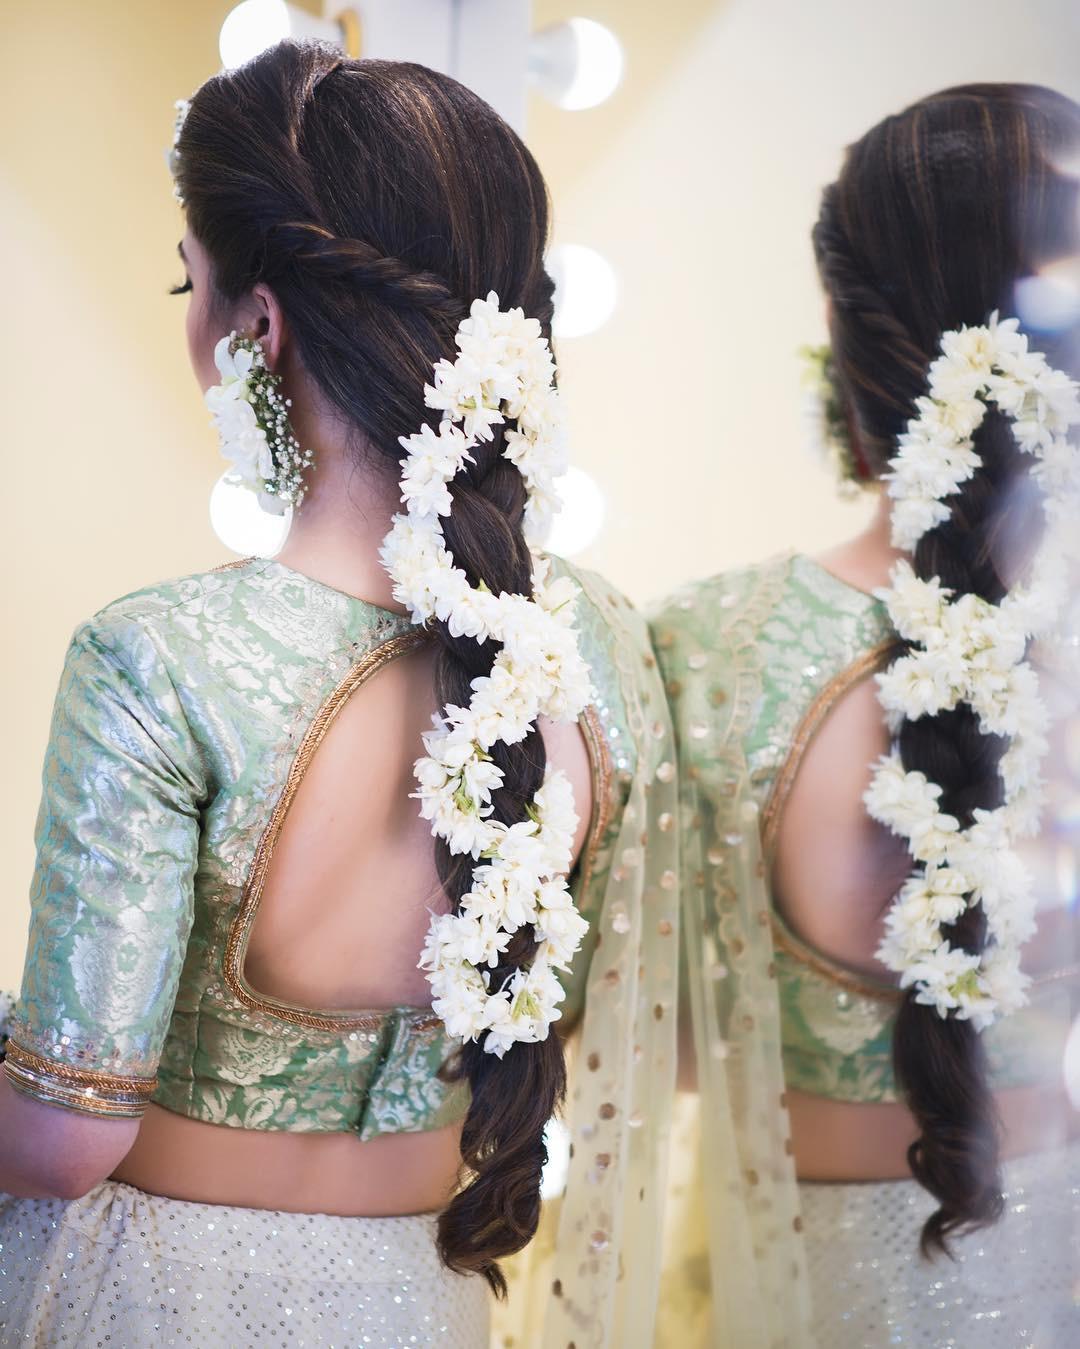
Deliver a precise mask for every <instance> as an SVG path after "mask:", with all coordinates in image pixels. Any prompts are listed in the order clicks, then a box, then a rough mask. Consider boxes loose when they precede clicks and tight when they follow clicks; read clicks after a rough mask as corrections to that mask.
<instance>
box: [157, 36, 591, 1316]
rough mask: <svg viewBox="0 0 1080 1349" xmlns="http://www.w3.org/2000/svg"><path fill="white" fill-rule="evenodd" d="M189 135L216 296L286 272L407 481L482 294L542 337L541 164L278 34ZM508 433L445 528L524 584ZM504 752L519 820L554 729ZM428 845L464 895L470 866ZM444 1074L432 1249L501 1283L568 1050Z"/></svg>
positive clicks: (449, 687) (460, 687)
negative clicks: (455, 1102)
mask: <svg viewBox="0 0 1080 1349" xmlns="http://www.w3.org/2000/svg"><path fill="white" fill-rule="evenodd" d="M178 148H179V157H178V163H179V186H180V190H181V194H182V196H183V199H184V203H185V207H186V211H187V216H188V222H189V225H190V227H191V229H192V231H193V233H194V234H195V236H196V237H197V238H198V240H199V241H200V243H201V244H202V245H203V246H204V248H205V249H206V250H207V253H208V254H209V257H210V260H211V267H212V272H213V281H214V287H215V290H216V293H217V295H218V297H220V300H221V301H222V303H223V304H224V303H230V302H234V301H235V300H237V299H238V298H239V297H241V296H242V295H244V294H246V293H247V292H248V291H249V290H250V288H251V287H252V286H253V285H254V284H255V283H256V282H260V281H262V282H265V283H266V284H268V285H270V286H271V287H272V288H273V290H274V292H275V295H276V296H277V299H278V301H279V302H280V304H281V307H282V309H283V311H284V314H285V316H286V318H287V320H288V323H289V325H290V330H291V332H292V334H293V335H294V337H295V340H296V343H297V348H298V351H299V354H300V358H301V360H302V361H303V364H304V366H305V368H306V369H307V370H308V372H309V373H310V374H311V376H312V377H313V378H314V380H315V381H316V382H317V384H318V386H319V388H320V390H321V392H322V394H323V395H324V396H325V397H326V399H327V400H328V402H329V404H330V405H331V406H332V407H333V408H334V409H335V410H336V411H337V412H338V413H339V414H340V415H341V417H342V419H343V420H344V421H345V423H346V424H347V425H349V426H350V427H351V428H353V431H354V439H355V446H354V453H355V456H356V458H357V460H358V461H362V462H363V463H364V465H365V467H367V468H368V469H369V470H373V471H375V472H381V473H385V474H386V475H387V476H388V477H389V478H392V479H394V480H396V479H397V476H398V466H399V463H400V461H401V459H402V448H401V445H400V444H399V438H400V437H402V436H409V435H411V434H413V433H414V432H415V431H416V430H417V428H418V427H420V426H421V425H423V424H424V423H428V424H430V425H432V426H434V425H435V424H436V422H437V419H438V414H436V413H433V412H432V411H431V409H429V408H428V407H426V405H425V401H424V387H425V384H428V383H430V381H431V378H432V367H433V366H434V365H435V363H436V362H438V361H439V360H440V359H443V358H451V359H452V358H453V356H454V354H455V352H454V335H455V333H456V330H457V327H458V324H459V323H460V321H461V320H462V319H463V318H464V317H465V316H466V314H467V313H468V308H469V304H470V302H471V301H472V299H473V298H474V297H477V296H484V295H486V294H487V293H488V292H489V291H491V290H494V291H496V292H497V293H498V295H499V297H500V300H501V302H502V304H503V305H504V306H507V307H509V306H519V307H520V308H522V309H523V310H524V312H525V314H527V315H530V316H532V317H535V318H536V319H538V320H539V321H540V324H541V327H542V330H543V332H544V335H545V336H547V337H550V324H551V315H552V283H551V280H550V278H549V277H548V275H547V273H546V271H545V269H544V264H543V252H544V247H545V244H546V236H547V227H548V205H547V194H546V188H545V185H544V182H543V179H542V177H541V175H540V172H539V169H538V168H537V166H536V163H535V161H534V160H533V158H532V156H531V155H530V154H529V152H528V150H527V149H526V148H525V146H524V145H523V144H522V142H521V141H520V140H519V138H518V137H517V136H516V135H515V134H514V132H513V131H512V130H511V129H510V128H509V127H508V126H507V125H506V124H505V123H504V122H503V121H502V120H501V119H500V118H499V117H498V116H497V114H496V113H495V112H494V111H493V110H492V109H491V108H490V107H488V105H487V104H485V103H484V102H483V101H482V100H481V99H479V98H478V97H477V96H476V95H475V94H473V93H471V91H469V90H468V89H466V88H465V87H464V86H462V85H460V84H458V83H457V82H456V81H454V80H452V79H450V78H449V77H447V76H444V75H441V74H437V73H436V72H433V71H431V70H427V69H425V68H424V67H421V66H416V65H410V64H408V63H404V62H386V61H376V60H365V61H362V62H361V61H353V60H349V59H347V58H345V57H343V56H342V55H341V54H340V53H338V52H334V51H332V50H330V49H328V48H325V47H322V46H319V45H317V44H306V43H304V44H300V43H292V42H284V43H281V44H279V45H278V46H277V47H275V48H272V49H270V50H269V51H267V52H265V53H263V54H262V55H260V56H258V57H256V58H255V59H254V60H253V61H251V62H250V63H248V64H247V65H246V66H243V67H241V68H239V69H238V70H235V71H231V72H223V73H222V74H220V75H217V76H215V77H214V78H213V79H211V80H209V81H208V82H207V83H206V84H205V85H203V87H202V88H201V89H200V90H199V91H198V93H197V94H196V95H195V97H194V99H193V100H192V106H191V108H190V111H189V112H188V115H187V117H186V119H185V122H184V126H183V129H182V132H181V136H180V141H179V147H178ZM512 428H513V423H509V424H507V425H503V426H500V427H498V428H497V429H496V431H495V435H494V438H493V439H492V440H491V441H490V442H485V443H481V444H479V445H478V446H477V447H476V449H475V451H474V458H475V463H473V464H469V465H467V466H466V471H465V472H464V473H462V474H461V475H460V476H459V477H458V478H456V479H455V480H454V482H453V483H452V485H451V488H450V490H451V494H452V498H453V510H452V513H451V515H450V516H449V517H448V518H446V519H445V521H444V529H445V535H446V540H447V545H448V547H449V549H450V550H451V552H452V553H453V556H454V558H455V560H456V562H457V565H458V566H460V567H462V568H463V569H464V570H465V572H466V574H467V575H468V578H469V580H470V582H471V583H472V584H473V585H479V583H480V582H483V584H484V585H486V586H487V587H488V589H489V590H491V591H493V592H495V593H499V592H500V591H504V590H505V591H508V592H511V593H519V594H524V595H531V594H532V567H531V562H530V554H529V550H528V547H527V546H526V543H525V539H524V537H523V533H522V519H523V510H524V506H525V499H526V497H525V486H524V483H523V480H522V477H521V474H520V473H519V471H518V469H517V468H516V467H515V466H514V464H512V463H511V462H510V461H509V460H507V459H506V458H504V457H503V455H502V452H503V449H504V446H505V443H506V442H505V436H506V433H507V431H508V430H509V429H512ZM430 626H431V630H432V632H433V633H434V635H435V637H436V638H437V640H438V643H439V651H438V656H437V661H436V683H437V694H438V697H439V700H440V701H441V702H442V703H443V704H444V705H445V704H447V703H456V704H459V705H463V704H467V703H468V700H469V692H470V684H471V681H472V680H473V679H474V678H475V677H476V676H478V675H482V674H486V673H488V672H489V671H490V669H491V667H492V663H493V660H494V658H495V655H496V654H497V651H498V646H497V644H495V643H493V642H487V643H485V644H483V645H480V644H478V643H477V642H475V641H474V640H472V639H470V638H467V637H454V636H452V635H451V634H450V632H449V631H448V630H447V628H446V626H445V624H441V623H436V622H433V623H432V624H431V625H430ZM493 757H494V758H495V760H496V762H497V764H498V766H499V767H500V768H501V769H502V771H503V773H504V781H503V784H502V786H501V788H500V789H499V790H498V791H497V792H496V794H495V797H494V799H493V805H494V808H495V817H496V818H497V819H499V820H501V821H502V822H504V823H507V824H513V823H516V822H518V821H520V820H523V819H525V818H526V806H527V804H528V803H529V802H531V800H532V798H533V796H534V795H535V793H536V790H537V789H538V788H539V787H540V785H541V783H542V782H543V778H544V770H545V755H544V744H543V740H542V738H541V736H540V734H539V733H538V732H536V731H534V732H533V733H531V734H530V735H529V736H528V737H527V738H526V739H525V740H524V741H523V742H522V743H520V744H515V745H506V744H501V743H500V744H498V745H497V746H496V747H495V748H494V750H493ZM434 846H435V850H436V863H437V866H438V871H439V875H440V877H441V880H442V884H443V888H444V890H445V892H446V897H447V901H448V904H449V905H450V907H451V908H452V909H453V908H456V907H457V905H458V903H459V901H460V899H461V897H462V895H464V894H465V893H466V892H467V891H468V889H469V886H470V880H471V877H472V874H473V870H474V866H475V864H474V863H473V861H472V860H471V858H469V857H464V858H462V857H461V856H452V855H451V854H450V852H449V850H448V848H447V846H446V844H445V843H444V842H442V841H441V840H438V841H437V842H436V843H435V845H434ZM531 948H532V941H531V939H529V940H525V939H524V938H520V939H518V940H517V941H515V942H514V943H512V944H511V946H510V948H509V950H507V952H506V953H505V959H504V963H503V965H502V966H501V967H500V969H498V970H496V971H494V972H493V975H492V978H493V980H501V979H503V978H504V977H506V976H508V975H509V974H511V973H512V972H513V971H514V970H515V969H516V968H517V967H519V966H520V965H522V964H527V963H528V962H529V959H530V957H531V954H532V949H531ZM445 1071H446V1072H447V1074H449V1075H456V1076H458V1077H461V1078H464V1079H465V1080H466V1081H467V1083H468V1085H469V1088H470V1092H471V1105H470V1108H469V1112H468V1116H467V1118H466V1120H465V1125H464V1130H463V1134H462V1145H461V1152H462V1162H463V1175H462V1185H461V1188H460V1189H459V1191H458V1193H457V1194H456V1195H455V1197H454V1198H453V1199H452V1200H451V1202H450V1204H449V1205H448V1207H447V1208H446V1209H445V1211H444V1212H443V1213H442V1214H441V1216H440V1220H439V1238H438V1239H439V1247H440V1251H441V1253H442V1256H443V1259H444V1260H445V1261H446V1263H447V1264H448V1265H449V1266H450V1267H451V1268H453V1269H455V1270H459V1271H462V1272H478V1273H481V1274H483V1275H484V1276H485V1277H486V1278H487V1280H488V1281H489V1283H490V1284H491V1286H492V1287H493V1288H494V1289H495V1290H496V1292H502V1291H503V1290H504V1288H505V1284H504V1281H503V1276H502V1274H501V1272H500V1270H499V1267H498V1261H499V1259H500V1258H501V1257H503V1256H505V1255H508V1254H510V1253H511V1252H513V1251H516V1250H518V1249H520V1247H522V1246H524V1245H525V1244H526V1243H527V1242H528V1240H529V1239H530V1238H531V1236H532V1235H533V1233H534V1232H535V1230H536V1225H537V1221H538V1217H539V1186H540V1173H541V1169H542V1167H543V1163H544V1160H545V1151H544V1143H543V1132H544V1126H545V1124H546V1122H547V1120H548V1118H549V1117H550V1116H551V1114H552V1113H553V1111H554V1110H555V1108H556V1107H557V1105H558V1104H559V1102H560V1101H561V1099H562V1096H563V1093H564V1090H565V1067H564V1061H563V1051H562V1047H561V1044H560V1041H559V1039H558V1037H557V1036H555V1035H550V1036H549V1037H548V1038H547V1039H546V1040H544V1041H542V1042H540V1043H537V1044H527V1043H522V1044H518V1045H516V1046H515V1048H514V1052H513V1053H511V1054H508V1055H506V1057H505V1058H504V1059H501V1060H500V1059H498V1058H496V1057H495V1056H494V1055H491V1054H485V1053H484V1052H483V1051H482V1049H481V1048H480V1047H479V1046H478V1045H477V1044H473V1043H470V1044H467V1045H466V1046H465V1047H464V1048H463V1049H462V1050H461V1051H459V1053H458V1054H457V1055H456V1058H455V1061H453V1062H452V1063H451V1064H450V1065H448V1066H447V1068H446V1070H445Z"/></svg>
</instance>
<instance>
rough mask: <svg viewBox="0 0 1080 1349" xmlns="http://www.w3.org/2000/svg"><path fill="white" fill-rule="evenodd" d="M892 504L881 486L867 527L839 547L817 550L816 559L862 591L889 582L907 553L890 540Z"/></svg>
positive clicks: (828, 569)
mask: <svg viewBox="0 0 1080 1349" xmlns="http://www.w3.org/2000/svg"><path fill="white" fill-rule="evenodd" d="M891 504H892V503H891V501H890V499H889V497H888V496H887V495H886V494H885V492H884V491H883V490H880V489H879V490H878V500H877V507H876V509H875V511H874V515H873V518H872V519H871V521H870V523H869V524H868V525H867V526H866V528H865V529H864V530H863V531H862V532H861V533H859V534H856V535H855V537H854V538H852V539H848V540H847V541H846V542H844V543H841V544H839V545H837V547H835V548H830V549H828V550H827V551H826V552H824V553H818V554H817V556H816V561H818V562H820V563H821V565H822V566H823V567H824V568H825V569H826V571H830V572H832V574H833V575H834V576H838V577H839V578H840V579H841V580H842V581H846V582H847V583H848V584H849V585H853V586H855V587H857V588H858V589H859V590H867V591H873V590H875V589H877V587H879V586H883V585H885V584H887V582H888V580H889V573H890V572H891V571H892V567H893V564H894V563H895V562H896V561H897V559H898V558H900V557H903V556H904V554H903V553H901V552H900V551H899V550H898V549H896V548H894V547H893V546H892V543H891V542H890V537H889V534H890V531H889V515H890V506H891Z"/></svg>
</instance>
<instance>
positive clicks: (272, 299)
mask: <svg viewBox="0 0 1080 1349" xmlns="http://www.w3.org/2000/svg"><path fill="white" fill-rule="evenodd" d="M247 307H248V308H249V311H250V317H249V318H248V323H247V324H246V328H247V330H248V332H249V335H250V336H251V337H255V338H258V340H259V341H260V342H261V343H262V349H263V351H264V352H265V353H266V364H267V367H268V368H269V369H270V370H278V369H280V365H281V354H282V352H283V350H284V348H285V345H286V343H287V341H288V336H289V333H288V324H287V323H286V321H285V314H284V312H283V311H282V308H281V305H280V304H279V303H278V298H277V296H276V295H275V294H274V292H273V291H272V290H271V289H270V287H269V286H267V285H266V284H265V283H264V282H262V281H260V282H259V283H258V285H256V286H255V288H254V289H253V290H252V292H251V298H250V300H249V301H248V306H247Z"/></svg>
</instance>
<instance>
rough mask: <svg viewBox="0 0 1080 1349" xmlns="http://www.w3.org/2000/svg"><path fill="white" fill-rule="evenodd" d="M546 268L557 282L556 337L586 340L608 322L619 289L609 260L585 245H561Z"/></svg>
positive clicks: (548, 261)
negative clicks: (588, 334)
mask: <svg viewBox="0 0 1080 1349" xmlns="http://www.w3.org/2000/svg"><path fill="white" fill-rule="evenodd" d="M547 265H548V271H549V272H550V273H551V277H552V280H553V281H554V282H555V317H554V319H553V320H552V324H551V331H552V333H553V334H554V336H555V337H584V335H585V334H586V333H591V332H595V331H596V329H597V328H599V327H600V326H601V325H602V324H604V323H606V322H607V321H608V319H609V318H610V317H611V315H612V313H613V312H614V309H615V301H616V299H617V298H618V291H619V286H618V282H617V281H616V279H615V272H614V270H613V268H612V266H611V263H610V262H608V260H607V258H605V257H602V256H601V255H600V254H599V253H597V251H596V250H595V249H594V248H586V247H585V245H584V244H558V245H557V246H556V247H555V248H553V249H552V250H551V252H550V254H549V255H548V260H547Z"/></svg>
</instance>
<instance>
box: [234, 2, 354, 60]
mask: <svg viewBox="0 0 1080 1349" xmlns="http://www.w3.org/2000/svg"><path fill="white" fill-rule="evenodd" d="M286 37H295V38H321V39H322V40H323V41H324V42H333V43H335V44H336V45H337V46H339V47H340V46H342V45H343V41H344V38H343V29H342V27H341V26H340V25H339V24H338V23H334V22H333V21H331V20H327V19H317V18H316V17H315V16H314V15H312V14H307V13H305V11H304V10H302V9H297V8H296V6H295V5H287V4H286V3H285V0H243V4H240V5H237V6H236V7H235V9H231V10H230V11H229V13H228V14H227V15H226V16H225V22H224V23H223V24H222V25H221V33H220V35H219V36H218V51H219V52H220V53H221V64H222V65H223V66H224V67H225V68H226V70H233V69H235V67H236V66H242V65H243V64H244V62H245V61H250V60H251V58H252V57H253V56H258V54H259V53H260V52H262V51H265V50H266V49H267V47H272V46H273V45H274V44H275V43H276V42H280V41H281V40H282V38H286Z"/></svg>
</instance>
